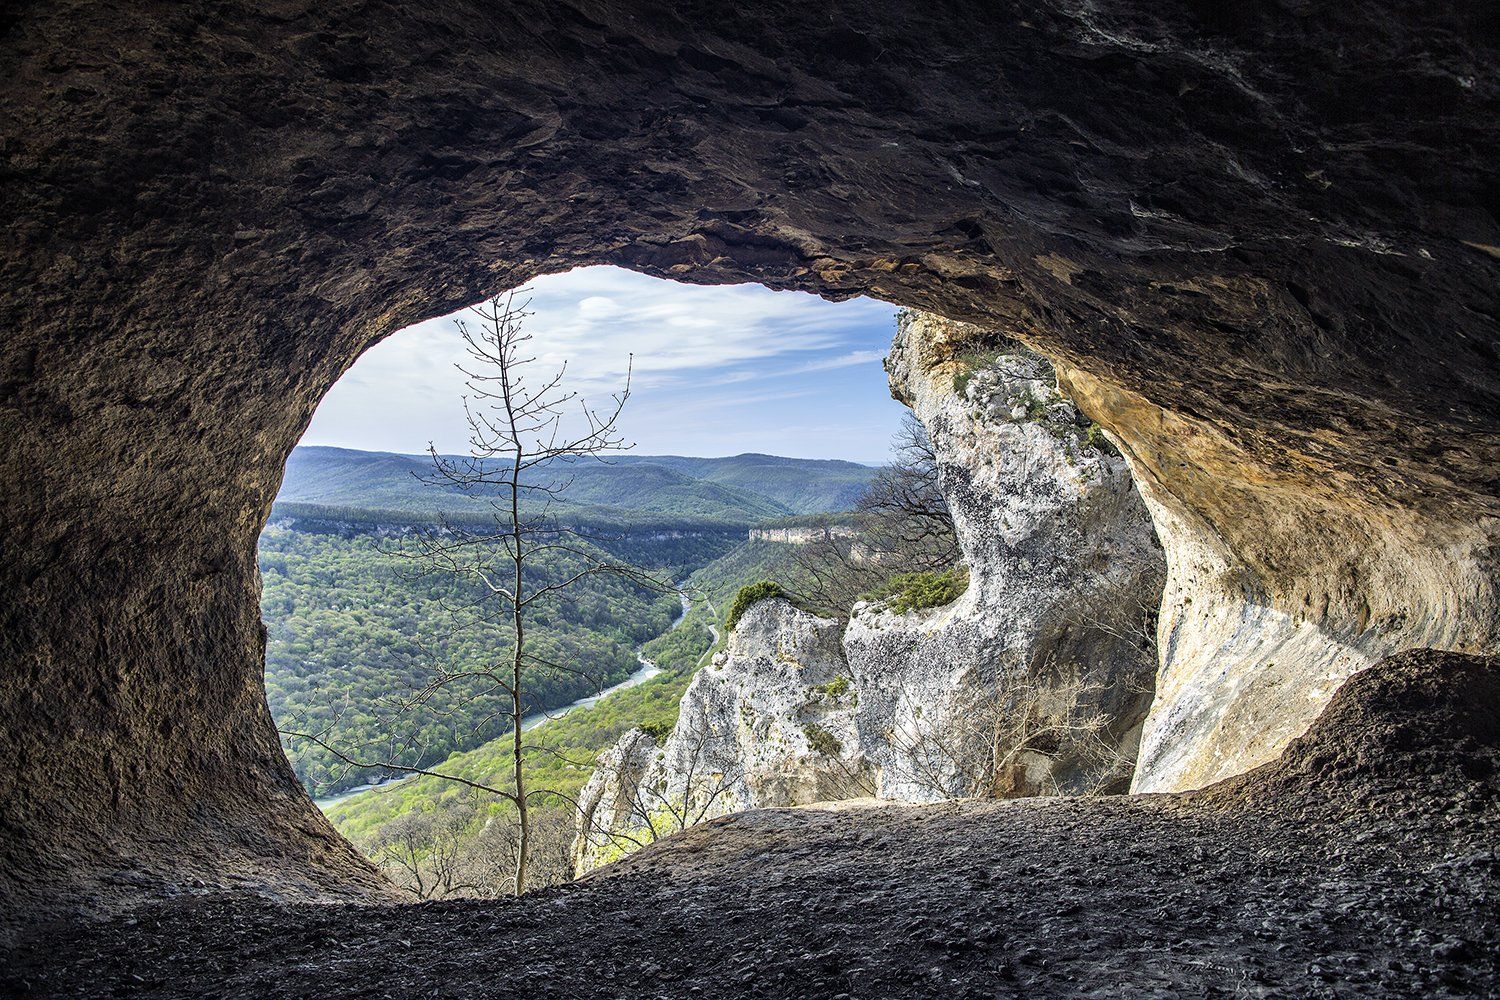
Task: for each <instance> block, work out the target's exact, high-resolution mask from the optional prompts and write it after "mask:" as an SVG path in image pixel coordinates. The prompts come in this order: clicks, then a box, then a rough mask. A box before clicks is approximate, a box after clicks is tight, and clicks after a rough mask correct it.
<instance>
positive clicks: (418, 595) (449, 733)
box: [260, 524, 678, 795]
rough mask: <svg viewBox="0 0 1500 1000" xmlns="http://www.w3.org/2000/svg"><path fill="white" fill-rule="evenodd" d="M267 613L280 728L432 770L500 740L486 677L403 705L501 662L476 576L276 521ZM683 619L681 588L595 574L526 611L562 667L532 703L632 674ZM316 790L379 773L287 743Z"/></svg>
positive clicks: (531, 688)
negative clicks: (437, 676)
mask: <svg viewBox="0 0 1500 1000" xmlns="http://www.w3.org/2000/svg"><path fill="white" fill-rule="evenodd" d="M582 564H583V562H582V560H581V559H580V558H578V557H568V556H564V555H560V554H558V553H545V554H543V555H542V556H540V557H538V558H537V559H536V561H535V562H534V563H533V565H532V566H531V567H530V578H531V580H530V585H531V586H533V587H536V586H542V585H545V584H549V583H555V582H558V581H560V580H562V579H565V578H566V577H567V576H568V575H569V574H570V573H572V572H576V571H577V569H579V568H580V567H581V566H582ZM260 570H261V578H262V586H263V589H262V596H261V609H262V615H263V617H264V619H265V622H266V640H267V641H266V695H267V699H268V701H269V704H270V708H271V713H272V715H273V716H274V717H275V719H276V720H277V724H278V726H279V727H280V728H282V729H283V730H294V731H298V732H307V733H314V734H324V735H323V736H322V738H323V740H324V742H327V743H329V744H331V745H334V746H338V747H340V748H341V749H343V750H344V752H345V753H346V754H348V755H349V756H352V757H355V758H356V759H362V760H363V759H376V760H390V761H392V762H394V763H399V764H404V765H408V766H426V765H428V764H431V763H433V762H434V761H440V760H443V759H444V758H446V757H447V756H448V755H449V754H450V753H452V752H454V751H459V750H467V749H470V748H473V747H476V746H479V745H481V744H483V743H484V742H486V741H488V740H491V739H494V738H496V737H498V736H501V735H504V734H505V733H506V732H508V731H509V723H508V721H507V720H506V719H505V718H504V717H503V713H504V712H505V711H506V710H507V708H508V705H507V703H506V701H505V699H504V697H503V693H501V692H497V691H493V690H487V688H488V687H489V685H488V684H487V682H482V681H479V680H477V679H476V680H468V681H459V682H455V683H453V684H451V685H447V686H445V687H443V688H442V689H441V690H439V691H437V692H436V693H435V694H434V695H433V696H432V697H431V698H429V699H427V700H426V701H424V703H423V704H422V705H421V706H420V707H418V708H414V709H409V710H403V706H404V705H405V704H406V703H407V701H408V700H409V699H410V696H411V695H412V693H413V692H415V691H416V690H418V689H420V688H421V687H422V686H423V685H424V684H426V683H428V682H429V680H430V679H431V678H432V677H433V674H434V670H435V668H442V669H445V670H448V671H450V672H452V671H466V670H480V669H484V668H486V667H490V666H492V665H494V664H496V663H503V662H504V659H505V657H506V656H507V654H508V650H509V639H508V636H507V633H506V631H505V629H504V628H498V627H496V626H495V625H493V624H489V623H486V622H485V621H483V620H482V618H481V616H477V615H476V614H474V613H473V612H472V611H470V610H465V609H466V607H467V606H469V605H471V604H473V602H475V601H476V600H479V599H481V598H482V597H483V596H484V594H483V593H482V592H481V590H480V589H479V588H478V586H477V585H476V584H474V583H472V582H467V581H460V580H457V579H455V578H454V577H453V576H451V575H448V574H444V573H431V572H428V573H424V572H422V570H423V567H422V565H421V564H420V562H419V561H415V560H413V559H412V558H411V557H410V556H408V555H405V554H403V553H402V552H401V551H399V550H398V546H397V544H396V543H395V542H394V541H393V540H392V539H391V538H389V537H381V536H377V535H372V534H361V533H355V534H351V535H349V536H347V537H344V536H340V535H336V534H320V533H312V532H305V531H298V530H295V529H292V528H287V527H282V526H278V525H275V524H273V525H271V526H269V527H267V529H266V531H265V533H264V534H263V535H262V537H261V545H260ZM677 611H678V601H677V597H676V595H675V594H674V593H671V592H666V593H662V592H653V591H652V590H651V589H650V588H648V587H646V586H642V585H640V584H637V583H634V582H631V581H629V580H626V579H624V578H622V577H619V576H615V575H610V574H605V575H600V576H593V577H589V578H587V579H585V580H583V581H581V582H579V583H578V584H576V585H574V586H573V587H571V588H570V589H569V590H568V591H567V592H566V594H565V595H564V596H563V597H562V598H561V599H559V600H556V601H553V602H551V603H550V604H548V605H546V606H538V607H537V608H536V609H535V611H534V613H533V615H532V617H531V622H530V624H531V627H532V632H531V639H530V641H531V642H532V643H533V645H532V649H531V651H532V652H533V653H534V654H536V655H537V656H539V657H541V658H543V659H545V660H548V661H551V662H552V663H555V664H559V665H565V667H558V668H549V667H546V666H538V667H535V668H533V669H532V670H531V672H530V674H529V678H528V691H527V694H528V697H529V699H530V701H531V705H530V706H529V707H531V708H535V709H540V708H551V707H555V706H558V705H563V704H566V703H568V702H570V701H573V700H575V699H577V698H580V697H583V696H585V695H588V694H591V693H593V692H594V691H597V690H599V689H600V688H601V687H604V686H607V685H609V684H613V683H616V682H618V681H620V680H623V679H624V678H625V677H626V676H628V675H629V674H630V672H631V671H632V670H634V669H635V668H636V659H635V650H636V647H637V646H639V645H640V644H641V643H643V642H645V641H646V640H647V639H650V638H652V637H654V636H656V635H659V634H660V633H661V632H662V631H664V630H665V629H666V628H667V626H668V624H669V623H670V622H671V621H672V619H673V618H674V617H675V616H676V613H677ZM284 743H285V746H286V750H287V757H288V758H289V759H290V760H291V762H292V766H293V768H294V769H295V770H296V772H297V775H298V777H299V778H301V779H302V781H303V783H304V784H305V785H306V786H307V787H308V789H309V790H310V791H312V792H313V793H314V794H316V795H326V794H330V793H333V792H336V791H339V790H341V789H343V788H348V787H352V786H355V785H359V784H363V783H365V782H367V781H370V780H372V779H373V778H374V777H376V776H378V775H379V774H380V773H381V772H379V771H370V770H361V769H351V768H349V767H348V766H347V765H346V764H344V763H343V762H342V761H340V760H339V759H338V758H337V757H336V756H335V755H333V754H332V753H330V752H329V751H327V750H325V749H322V748H320V747H318V746H317V745H315V744H314V743H312V742H310V741H308V740H303V739H292V738H289V739H286V740H285V741H284Z"/></svg>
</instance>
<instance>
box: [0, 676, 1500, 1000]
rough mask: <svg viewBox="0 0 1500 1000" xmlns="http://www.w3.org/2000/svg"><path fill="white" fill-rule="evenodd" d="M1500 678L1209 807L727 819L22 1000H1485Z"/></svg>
mask: <svg viewBox="0 0 1500 1000" xmlns="http://www.w3.org/2000/svg"><path fill="white" fill-rule="evenodd" d="M1497 701H1500V663H1497V661H1495V660H1494V659H1488V660H1483V659H1477V658H1472V657H1461V656H1455V655H1452V654H1438V653H1421V654H1414V655H1410V656H1405V657H1401V658H1397V659H1394V660H1389V661H1386V662H1384V663H1382V664H1379V665H1377V666H1376V667H1374V668H1372V669H1370V670H1367V671H1365V672H1364V673H1362V674H1360V675H1358V676H1356V677H1354V678H1353V679H1351V680H1350V681H1348V682H1347V683H1346V684H1345V685H1344V687H1343V688H1342V689H1341V690H1340V691H1339V693H1338V695H1337V696H1336V697H1335V698H1334V699H1333V701H1332V702H1331V703H1330V705H1329V706H1328V707H1327V708H1326V709H1325V710H1324V712H1323V714H1322V716H1321V717H1320V719H1319V720H1318V722H1317V724H1316V725H1315V726H1314V727H1313V728H1312V730H1311V731H1310V732H1308V733H1307V735H1306V736H1304V737H1302V738H1301V739H1299V740H1297V741H1296V742H1295V743H1294V744H1292V746H1291V747H1290V748H1289V749H1288V751H1287V752H1286V754H1284V755H1283V757H1282V758H1281V759H1280V760H1278V761H1276V762H1273V763H1271V764H1269V765H1267V766H1266V767H1264V768H1262V769H1260V770H1258V771H1256V772H1254V773H1252V774H1250V775H1247V776H1245V777H1242V778H1238V779H1235V780H1233V781H1230V782H1225V783H1223V784H1221V785H1218V786H1215V787H1214V788H1211V789H1208V790H1206V791H1203V792H1199V793H1190V794H1184V795H1143V796H1129V797H1120V796H1116V797H1109V798H1092V799H1028V800H1020V801H1010V802H998V803H997V802H964V803H952V804H944V805H937V806H907V807H884V808H869V807H852V808H845V809H842V810H839V811H829V810H808V809H779V810H768V811H757V812H752V813H746V814H741V815H738V816H732V817H725V818H723V819H720V820H715V821H713V822H711V823H708V824H704V825H703V826H699V827H696V828H694V829H692V830H689V831H688V832H686V833H684V834H680V835H678V836H675V837H672V838H669V839H668V840H665V841H663V842H661V843H658V844H655V845H653V846H652V847H650V848H647V849H646V850H644V851H641V852H639V853H638V854H635V855H633V856H632V857H630V858H628V859H626V860H624V861H623V862H621V863H619V864H616V865H612V866H610V867H608V868H606V869H604V870H601V871H599V872H597V873H596V874H594V875H592V876H590V877H589V878H587V879H584V880H583V881H581V882H578V883H575V884H572V885H569V886H564V887H561V888H559V889H555V890H545V891H542V892H537V893H533V894H529V895H527V896H526V897H524V898H523V899H520V900H516V901H501V902H479V901H467V902H453V903H435V904H426V905H422V906H307V905H303V906H291V905H276V904H273V903H269V902H264V901H259V900H256V899H254V898H253V897H245V896H241V897H237V898H235V897H212V896H207V897H195V898H185V899H180V900H178V901H176V902H171V903H165V904H161V905H155V906H150V907H146V908H143V909H140V910H137V911H136V912H133V913H131V914H128V915H124V916H121V917H119V918H117V919H114V920H111V921H108V922H104V923H98V924H77V923H66V924H54V925H51V926H46V927H40V928H36V929H35V931H34V937H33V938H32V942H31V943H30V944H28V945H27V946H26V947H25V948H23V949H21V950H20V951H18V952H16V953H14V954H12V955H9V956H4V957H3V960H0V986H9V987H10V989H11V990H12V991H13V992H14V993H15V994H17V995H21V996H31V995H36V996H69V995H80V996H97V995H101V994H102V995H112V994H128V995H135V996H202V995H210V994H211V995H214V996H223V997H263V996H268V995H272V996H283V995H300V994H301V993H303V992H306V991H307V990H308V989H309V988H315V989H316V991H317V992H318V994H319V995H320V996H326V997H355V996H358V997H369V996H388V997H419V996H421V997H428V996H483V997H488V996H497V997H498V996H527V997H541V998H547V997H586V998H593V997H600V998H605V997H611V998H613V997H620V996H646V997H664V998H665V997H684V996H713V997H718V996H723V997H790V996H828V997H840V996H847V997H893V996H900V997H929V996H930V997H943V998H953V997H958V998H965V1000H967V998H970V997H973V998H980V997H982V998H986V1000H992V998H995V997H1028V998H1036V997H1043V998H1054V997H1078V998H1097V1000H1106V998H1110V997H1121V996H1128V997H1131V998H1136V997H1143V998H1145V997H1149V998H1157V997H1160V998H1163V1000H1166V998H1174V1000H1175V998H1178V997H1183V996H1193V997H1197V996H1203V997H1215V996H1222V997H1226V998H1229V997H1252V998H1292V997H1297V998H1302V997H1349V996H1359V997H1382V998H1384V997H1390V998H1393V1000H1394V998H1402V1000H1405V998H1408V997H1413V996H1423V997H1467V996H1477V997H1484V996H1494V995H1495V991H1496V989H1497V988H1500V921H1497V918H1496V913H1497V908H1496V901H1497V898H1500V860H1497V856H1496V850H1495V845H1496V842H1497V840H1500V730H1497V723H1496V717H1495V714H1494V712H1493V710H1492V706H1493V705H1495V704H1496V703H1497Z"/></svg>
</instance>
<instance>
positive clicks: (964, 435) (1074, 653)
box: [844, 313, 1165, 801]
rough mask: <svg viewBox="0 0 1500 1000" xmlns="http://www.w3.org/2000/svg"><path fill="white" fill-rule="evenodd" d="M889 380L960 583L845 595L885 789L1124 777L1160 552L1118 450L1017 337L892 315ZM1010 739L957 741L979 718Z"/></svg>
mask: <svg viewBox="0 0 1500 1000" xmlns="http://www.w3.org/2000/svg"><path fill="white" fill-rule="evenodd" d="M886 367H887V371H888V372H889V375H890V381H891V389H892V392H893V394H894V395H895V396H896V397H897V398H898V399H900V400H901V401H902V402H904V403H906V404H907V405H908V406H910V407H911V408H912V410H913V411H914V412H915V413H916V415H917V416H918V418H920V419H921V421H922V423H923V425H924V426H925V427H926V428H927V432H928V435H929V437H930V438H931V440H932V445H933V450H934V453H935V455H936V458H937V462H938V473H939V478H940V480H941V483H942V488H943V493H944V495H945V497H946V498H947V500H948V505H949V509H950V510H951V512H952V514H953V521H954V525H955V528H956V530H957V533H958V539H959V543H960V545H961V547H962V549H963V553H964V561H965V562H966V564H967V565H968V567H969V587H968V589H967V591H965V593H964V594H963V595H962V596H961V597H960V598H959V599H958V600H957V601H955V602H954V603H953V604H951V605H949V606H948V607H945V608H939V609H937V610H935V611H932V612H927V613H916V614H908V615H893V614H890V613H888V612H883V611H881V610H879V609H874V608H859V609H857V610H856V613H855V614H854V615H853V617H852V620H851V621H850V624H849V628H848V631H847V632H846V634H845V637H844V648H845V654H846V657H847V660H848V662H849V664H850V668H851V672H852V676H853V678H854V680H855V682H856V684H857V686H858V690H859V697H860V711H859V716H858V718H859V722H860V727H861V746H862V747H863V748H864V749H865V752H866V753H867V754H868V755H869V757H870V759H871V761H872V763H874V764H875V766H876V769H877V771H878V773H879V775H880V784H879V792H880V794H881V795H882V796H885V797H888V798H895V799H902V800H908V801H926V800H931V799H933V798H940V797H947V796H954V795H974V794H998V795H1027V794H1038V793H1046V792H1055V791H1062V792H1088V791H1096V790H1102V789H1104V788H1110V789H1111V790H1122V789H1123V784H1124V782H1125V781H1126V780H1128V776H1129V771H1130V767H1131V764H1132V763H1133V761H1134V759H1135V750H1136V741H1137V740H1138V737H1139V731H1140V726H1141V723H1142V721H1143V720H1144V718H1145V714H1146V711H1147V708H1148V707H1149V705H1150V702H1151V689H1152V681H1153V678H1154V675H1155V670H1156V663H1155V650H1154V645H1155V643H1154V635H1153V629H1154V622H1155V616H1156V609H1157V605H1158V601H1159V599H1160V594H1161V586H1162V579H1163V576H1164V573H1165V564H1164V560H1163V556H1162V553H1161V549H1160V547H1159V546H1158V544H1157V542H1156V539H1155V534H1154V532H1153V530H1152V525H1151V520H1150V517H1149V515H1148V514H1147V512H1146V509H1145V506H1144V505H1143V504H1142V502H1141V499H1140V497H1139V496H1138V495H1137V493H1136V491H1135V488H1134V485H1133V483H1132V481H1131V478H1130V473H1129V469H1128V467H1127V465H1126V463H1125V461H1124V460H1123V459H1122V458H1121V457H1120V456H1119V454H1118V453H1116V452H1115V450H1114V449H1113V448H1112V447H1110V446H1109V445H1108V443H1107V442H1105V441H1104V439H1103V438H1102V436H1100V434H1099V431H1098V428H1097V427H1095V426H1093V425H1092V424H1091V423H1090V422H1089V421H1088V420H1087V419H1086V418H1084V417H1083V416H1082V415H1081V414H1080V413H1079V411H1078V410H1077V408H1076V407H1074V406H1073V404H1072V403H1071V402H1070V401H1069V400H1068V399H1067V398H1066V397H1065V396H1064V395H1063V394H1062V393H1061V392H1060V391H1059V389H1058V387H1057V383H1056V378H1055V376H1054V374H1053V371H1052V367H1051V366H1050V365H1049V364H1048V363H1047V362H1046V361H1044V360H1043V359H1041V358H1039V357H1038V356H1036V355H1035V354H1032V353H1031V352H1030V351H1028V350H1026V349H1025V348H1023V347H1021V346H1020V345H1018V344H1014V343H1010V342H1006V341H1004V340H1000V339H997V338H996V337H995V335H993V334H985V333H984V332H982V331H980V330H977V329H976V328H974V327H970V326H966V325H964V324H959V323H952V322H949V321H946V320H942V319H939V318H938V317H935V316H930V315H925V314H914V313H906V314H903V316H902V319H901V322H900V324H899V327H898V331H897V335H896V339H895V342H894V344H893V345H892V348H891V353H890V357H889V358H888V359H887V362H886ZM992 730H993V731H999V732H1002V733H1003V734H1005V736H1006V740H1008V741H1009V742H1010V743H1011V744H1013V746H1012V748H1011V749H1012V750H1013V751H1014V752H1012V753H1002V754H1001V755H1000V756H1001V758H1002V759H1000V760H998V761H997V760H994V759H993V756H994V755H992V754H989V753H986V752H985V748H983V747H975V748H972V749H970V748H969V746H968V744H970V743H972V742H973V738H974V734H975V733H976V732H981V731H992Z"/></svg>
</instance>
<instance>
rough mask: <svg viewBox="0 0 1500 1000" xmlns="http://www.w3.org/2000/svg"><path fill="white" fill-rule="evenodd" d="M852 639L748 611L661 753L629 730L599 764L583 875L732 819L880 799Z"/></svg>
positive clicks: (823, 624) (586, 802)
mask: <svg viewBox="0 0 1500 1000" xmlns="http://www.w3.org/2000/svg"><path fill="white" fill-rule="evenodd" d="M843 631H844V629H843V623H842V622H840V621H837V620H834V619H829V618H820V617H818V616H817V615H813V614H809V613H808V612H806V611H802V610H799V609H798V608H795V607H793V606H792V605H791V604H790V603H789V602H787V601H785V600H782V599H780V598H776V599H772V600H768V601H762V602H760V603H759V604H756V605H754V606H753V607H751V608H750V609H749V610H748V611H746V612H745V614H744V617H742V618H741V619H740V620H739V622H738V624H737V625H736V626H735V629H734V631H733V632H731V633H730V634H729V641H728V645H727V648H726V649H725V650H724V651H722V652H720V653H718V654H716V655H715V656H714V659H713V662H712V663H711V664H710V665H709V666H706V667H704V668H703V669H701V670H699V671H698V673H697V675H696V676H694V677H693V682H692V684H690V685H689V686H688V689H687V691H686V692H685V693H684V694H683V696H682V705H681V708H680V711H679V713H678V718H677V725H676V726H675V727H674V728H673V730H672V732H671V733H670V734H668V735H667V737H666V738H665V739H664V740H663V741H662V743H661V745H660V746H658V745H657V743H656V741H655V740H653V739H652V737H651V736H650V735H648V734H647V733H644V732H642V731H641V730H632V731H631V732H628V733H626V734H625V735H624V736H622V737H620V739H619V740H618V741H617V742H616V743H615V744H614V745H613V746H612V747H610V748H609V749H608V750H606V751H605V752H604V753H603V754H601V755H600V758H599V762H598V765H597V766H596V767H595V769H594V773H593V774H592V775H591V776H590V777H589V782H588V784H587V785H586V786H585V788H584V790H583V792H582V793H581V795H580V797H579V798H580V805H581V811H580V816H579V821H578V835H577V837H576V838H575V840H574V844H573V857H574V867H575V870H576V871H577V873H578V874H580V875H581V874H583V873H584V872H587V871H590V870H592V869H594V868H596V867H598V866H599V865H601V864H603V863H605V862H608V861H612V860H614V859H616V858H618V857H620V856H622V855H624V854H628V853H630V852H632V851H634V850H636V849H637V848H639V847H641V846H644V845H645V844H649V843H652V842H653V841H655V840H658V839H660V838H662V837H666V836H669V835H671V834H673V833H677V832H679V831H681V830H684V829H687V828H688V827H691V826H695V825H697V824H699V823H703V822H706V821H707V820H711V819H714V818H716V817H719V816H725V815H728V814H729V813H734V812H742V811H744V810H747V809H756V808H766V807H768V806H794V805H806V804H808V803H812V802H825V801H832V800H837V799H849V798H857V797H860V796H868V795H873V794H875V792H876V783H877V779H876V776H875V775H874V773H873V770H872V768H871V767H870V765H869V763H868V762H867V761H866V759H865V752H866V749H865V747H864V746H863V745H862V744H861V743H860V739H859V729H858V725H857V722H856V712H857V706H858V704H859V699H858V695H857V692H856V690H855V689H854V688H853V687H851V686H850V685H849V665H848V664H847V663H846V662H845V660H844V650H843V645H842V642H841V638H842V635H843ZM840 678H842V683H840Z"/></svg>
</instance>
